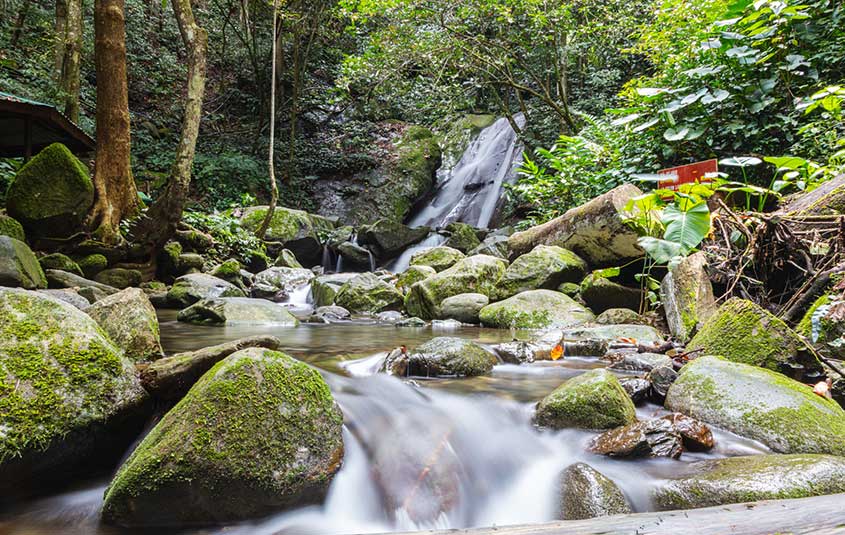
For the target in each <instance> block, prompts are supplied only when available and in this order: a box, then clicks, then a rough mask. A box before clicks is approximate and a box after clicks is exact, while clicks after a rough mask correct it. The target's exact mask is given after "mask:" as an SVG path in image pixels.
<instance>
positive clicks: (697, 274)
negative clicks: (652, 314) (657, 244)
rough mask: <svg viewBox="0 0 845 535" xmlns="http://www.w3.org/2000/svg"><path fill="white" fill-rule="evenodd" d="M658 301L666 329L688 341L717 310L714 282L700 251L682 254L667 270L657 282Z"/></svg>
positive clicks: (682, 340) (680, 338)
mask: <svg viewBox="0 0 845 535" xmlns="http://www.w3.org/2000/svg"><path fill="white" fill-rule="evenodd" d="M660 301H661V302H662V303H663V310H664V312H665V314H666V323H668V324H669V332H670V333H672V336H674V337H675V338H676V339H677V340H679V341H681V342H688V341H689V340H690V338H692V336H693V335H694V334H695V333H696V331H698V329H700V328H701V326H702V325H703V324H704V322H706V321H707V320H708V319H710V317H711V316H712V315H713V314H715V313H716V300H715V298H714V297H713V285H712V284H711V283H710V276H709V275H708V274H707V257H706V256H705V255H704V253H703V252H698V253H695V254H692V255H690V256H688V257H686V258H684V259H683V260H681V261H680V262H679V263H678V264H677V265H676V266H673V267H672V268H671V269H670V270H669V272H668V273H667V274H666V276H665V277H663V281H662V282H661V283H660Z"/></svg>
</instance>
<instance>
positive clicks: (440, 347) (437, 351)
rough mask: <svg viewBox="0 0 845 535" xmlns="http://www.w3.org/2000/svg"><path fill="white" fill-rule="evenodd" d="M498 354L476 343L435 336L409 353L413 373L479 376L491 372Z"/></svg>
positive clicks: (420, 374) (434, 375) (410, 369)
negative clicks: (495, 354)
mask: <svg viewBox="0 0 845 535" xmlns="http://www.w3.org/2000/svg"><path fill="white" fill-rule="evenodd" d="M497 362H498V361H497V359H496V357H495V356H494V355H493V354H491V353H490V352H489V351H487V350H485V349H484V348H483V347H481V346H480V345H478V344H476V343H475V342H472V341H469V340H464V339H463V338H455V337H450V336H440V337H437V338H432V339H431V340H429V341H428V342H426V343H424V344H422V345H420V346H418V347H417V348H416V349H415V350H414V351H413V352H412V353H411V356H410V362H409V372H410V374H411V375H418V376H425V377H436V376H452V375H457V376H460V377H476V376H479V375H485V374H487V373H490V371H491V370H492V369H493V366H494V365H495V364H496V363H497Z"/></svg>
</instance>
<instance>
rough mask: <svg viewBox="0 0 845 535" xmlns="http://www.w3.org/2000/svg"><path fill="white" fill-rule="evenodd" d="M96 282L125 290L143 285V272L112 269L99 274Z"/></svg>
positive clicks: (95, 278)
mask: <svg viewBox="0 0 845 535" xmlns="http://www.w3.org/2000/svg"><path fill="white" fill-rule="evenodd" d="M94 280H95V281H97V282H99V283H100V284H105V285H106V286H111V287H112V288H117V289H118V290H122V289H124V288H130V287H133V286H139V285H140V284H141V281H142V277H141V272H140V271H138V270H137V269H125V268H110V269H104V270H102V271H101V272H99V273H97V276H96V277H94Z"/></svg>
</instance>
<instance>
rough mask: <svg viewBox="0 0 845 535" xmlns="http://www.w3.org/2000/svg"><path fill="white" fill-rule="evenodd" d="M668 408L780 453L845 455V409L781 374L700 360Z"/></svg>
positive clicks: (676, 387) (688, 369)
mask: <svg viewBox="0 0 845 535" xmlns="http://www.w3.org/2000/svg"><path fill="white" fill-rule="evenodd" d="M666 407H667V408H669V409H670V410H673V411H677V412H680V413H683V414H686V415H688V416H692V417H693V418H696V419H698V420H702V421H704V422H707V423H709V424H712V425H715V426H718V427H721V428H724V429H727V430H728V431H731V432H733V433H736V434H738V435H742V436H745V437H748V438H752V439H755V440H759V441H760V442H762V443H763V444H765V445H767V446H768V447H770V448H771V449H772V450H774V451H776V452H779V453H830V454H834V455H845V410H843V409H842V407H840V406H839V405H837V404H836V402H835V401H833V400H830V399H826V398H823V397H821V396H818V395H816V394H814V393H813V389H812V388H811V387H809V386H807V385H804V384H802V383H799V382H797V381H793V380H792V379H789V378H788V377H786V376H784V375H781V374H779V373H777V372H772V371H769V370H766V369H763V368H760V367H757V366H749V365H747V364H741V363H737V362H731V361H729V360H725V359H723V358H720V357H710V356H708V357H700V358H698V359H695V360H693V361H692V362H691V363H689V364H687V365H685V366H684V367H683V368H682V369H681V374H680V377H678V379H677V380H676V381H675V382H674V383H673V384H672V386H671V387H670V388H669V392H668V394H667V396H666Z"/></svg>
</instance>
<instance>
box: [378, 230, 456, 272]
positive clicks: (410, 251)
mask: <svg viewBox="0 0 845 535" xmlns="http://www.w3.org/2000/svg"><path fill="white" fill-rule="evenodd" d="M445 241H446V238H445V237H444V236H442V235H440V234H438V233H436V232H432V233H431V234H429V235H428V237H427V238H426V239H424V240H423V241H421V242H419V243H418V244H416V245H412V246H410V247H408V248H407V249H405V250H404V251H402V254H401V255H399V257H398V258H397V259H396V260H394V261H393V263H391V264H390V265H389V266H388V267H387V269H388V270H390V271H392V272H393V273H402V272H403V271H405V270H406V269H408V266H409V265H411V257H412V256H414V253H416V252H417V251H422V250H423V249H430V248H432V247H437V246H438V245H443V242H445Z"/></svg>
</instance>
